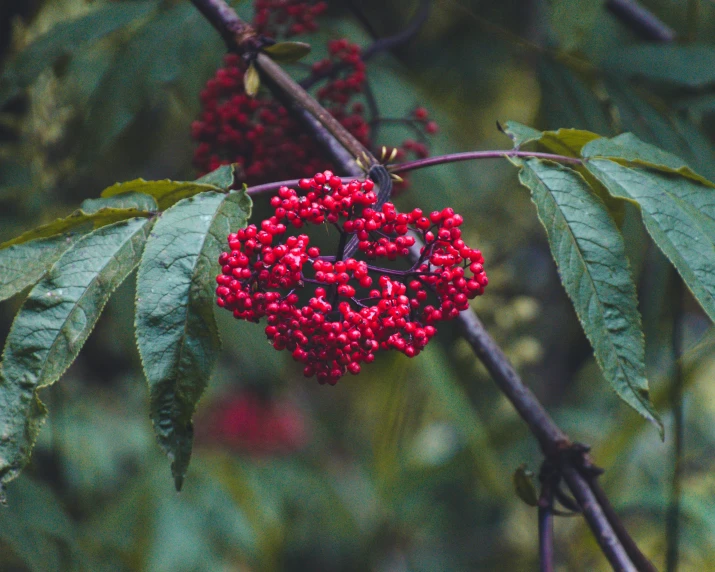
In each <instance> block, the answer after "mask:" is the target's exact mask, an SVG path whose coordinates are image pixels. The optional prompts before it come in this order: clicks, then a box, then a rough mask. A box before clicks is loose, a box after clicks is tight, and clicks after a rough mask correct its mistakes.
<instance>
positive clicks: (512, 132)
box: [504, 121, 601, 157]
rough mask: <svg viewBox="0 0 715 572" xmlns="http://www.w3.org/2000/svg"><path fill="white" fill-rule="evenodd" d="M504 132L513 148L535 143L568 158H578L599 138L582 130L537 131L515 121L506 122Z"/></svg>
mask: <svg viewBox="0 0 715 572" xmlns="http://www.w3.org/2000/svg"><path fill="white" fill-rule="evenodd" d="M504 132H505V133H506V134H507V135H509V137H511V139H512V140H513V141H514V146H515V147H521V146H522V145H525V144H526V143H532V142H537V143H541V144H542V145H543V146H544V147H546V148H547V149H549V150H550V151H553V152H554V153H558V154H559V155H567V156H569V157H579V156H580V155H581V149H582V148H583V146H584V145H586V144H587V143H588V142H590V141H593V140H594V139H600V138H601V136H600V135H597V134H596V133H591V132H590V131H583V130H582V129H559V130H558V131H537V130H536V129H532V128H531V127H527V126H526V125H521V124H520V123H517V122H515V121H508V122H507V124H506V128H505V129H504Z"/></svg>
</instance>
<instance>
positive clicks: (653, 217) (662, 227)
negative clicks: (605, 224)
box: [586, 159, 715, 320]
mask: <svg viewBox="0 0 715 572" xmlns="http://www.w3.org/2000/svg"><path fill="white" fill-rule="evenodd" d="M586 165H587V167H588V170H589V171H591V173H593V175H594V176H595V177H596V178H597V179H598V180H599V181H601V183H603V185H604V186H605V187H606V188H607V189H608V191H609V192H610V193H611V194H612V195H613V196H614V197H619V198H623V199H626V200H629V201H632V202H635V203H637V204H638V205H639V206H640V209H641V216H642V218H643V223H644V224H645V227H646V230H647V231H648V233H649V234H650V235H651V237H652V238H653V240H654V241H655V243H656V245H657V246H658V248H660V249H661V250H662V251H663V253H664V254H665V255H666V256H667V257H668V258H669V259H670V261H671V262H672V263H673V265H674V266H675V267H676V269H677V270H678V272H679V273H680V275H681V276H682V277H683V280H684V281H685V283H686V284H687V285H688V288H690V290H691V291H692V292H693V294H694V295H695V297H696V298H697V300H698V302H700V305H701V306H702V307H703V309H704V310H705V312H706V313H707V314H708V316H710V319H711V320H715V192H714V191H713V190H712V189H711V188H710V187H706V186H705V185H702V184H700V183H699V182H698V181H696V180H693V179H690V178H687V177H684V176H680V175H678V174H674V173H667V172H659V171H655V170H649V169H642V168H634V167H630V166H624V165H620V164H619V163H617V162H615V161H610V160H607V159H590V160H589V161H588V162H587V163H586Z"/></svg>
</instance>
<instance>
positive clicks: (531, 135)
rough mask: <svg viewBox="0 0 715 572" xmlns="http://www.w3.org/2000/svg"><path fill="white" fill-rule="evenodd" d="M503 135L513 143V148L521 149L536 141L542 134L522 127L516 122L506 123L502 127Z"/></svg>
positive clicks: (530, 128) (526, 126) (527, 127)
mask: <svg viewBox="0 0 715 572" xmlns="http://www.w3.org/2000/svg"><path fill="white" fill-rule="evenodd" d="M504 133H506V134H507V135H508V136H509V139H511V140H512V141H513V142H514V147H521V146H522V145H526V144H527V143H531V142H532V141H538V140H539V139H541V136H542V135H543V134H544V133H543V131H539V130H538V129H534V128H533V127H529V126H528V125H522V124H521V123H518V122H516V121H507V122H506V125H505V126H504Z"/></svg>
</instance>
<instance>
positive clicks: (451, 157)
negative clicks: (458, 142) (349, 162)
mask: <svg viewBox="0 0 715 572" xmlns="http://www.w3.org/2000/svg"><path fill="white" fill-rule="evenodd" d="M509 157H532V158H536V159H547V160H549V161H556V162H558V163H571V164H575V165H580V164H582V163H583V160H582V159H579V158H577V157H567V156H566V155H555V154H553V153H537V152H534V151H518V150H516V149H514V150H505V151H467V152H465V153H450V154H448V155H437V156H435V157H427V158H425V159H417V160H416V161H408V162H407V163H399V164H397V165H391V166H390V172H391V173H405V172H407V171H414V170H415V169H422V168H424V167H432V166H433V165H444V164H445V163H457V162H459V161H472V160H474V159H508V158H509Z"/></svg>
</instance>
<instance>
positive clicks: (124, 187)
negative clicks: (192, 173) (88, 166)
mask: <svg viewBox="0 0 715 572" xmlns="http://www.w3.org/2000/svg"><path fill="white" fill-rule="evenodd" d="M212 174H213V173H209V175H212ZM209 175H206V177H205V178H207V177H209ZM201 181H202V179H199V180H198V181H196V182H193V181H189V182H184V181H171V180H169V179H164V180H163V181H145V180H144V179H135V180H133V181H129V182H126V183H117V184H116V185H112V186H111V187H107V188H106V189H104V190H103V191H102V195H101V196H102V197H103V198H110V197H115V196H117V195H123V194H125V193H130V192H136V193H143V194H145V195H149V196H151V197H154V199H155V200H156V203H157V205H158V206H159V209H160V210H166V209H168V208H169V207H170V206H171V205H173V204H175V203H177V202H179V201H180V200H182V199H186V198H188V197H193V196H194V195H198V194H199V193H204V192H206V191H216V190H219V189H221V188H223V187H218V186H217V185H215V184H214V183H213V182H201ZM209 181H211V179H209ZM214 181H215V182H220V183H223V182H225V181H226V176H225V172H224V174H222V176H221V179H218V178H216V179H214Z"/></svg>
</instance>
